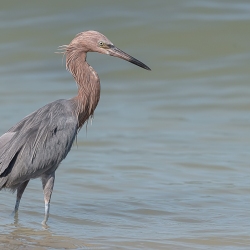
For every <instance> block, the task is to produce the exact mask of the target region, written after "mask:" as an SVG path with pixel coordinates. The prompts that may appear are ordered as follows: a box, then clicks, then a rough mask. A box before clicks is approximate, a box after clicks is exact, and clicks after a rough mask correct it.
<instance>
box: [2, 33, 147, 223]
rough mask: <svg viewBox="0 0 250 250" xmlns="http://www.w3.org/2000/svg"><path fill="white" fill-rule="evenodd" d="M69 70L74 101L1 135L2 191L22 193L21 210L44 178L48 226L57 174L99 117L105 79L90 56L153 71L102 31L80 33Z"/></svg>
mask: <svg viewBox="0 0 250 250" xmlns="http://www.w3.org/2000/svg"><path fill="white" fill-rule="evenodd" d="M64 49H65V51H64V52H63V53H64V54H65V56H66V67H67V69H68V70H69V71H70V72H71V73H72V75H73V77H74V79H75V81H76V83H77V85H78V93H77V95H76V96H75V97H73V98H71V99H69V100H57V101H54V102H52V103H49V104H47V105H45V106H44V107H42V108H40V109H38V110H37V111H35V112H33V113H31V114H30V115H28V116H26V117H25V118H24V119H23V120H21V121H20V122H19V123H17V124H16V125H15V126H13V127H12V128H11V129H9V130H8V131H7V132H6V133H5V134H3V135H2V136H1V137H0V190H1V189H3V188H8V189H11V190H12V191H16V190H17V200H16V205H15V212H17V211H18V207H19V202H20V200H21V197H22V194H23V192H24V190H25V188H26V186H27V184H28V182H29V180H30V179H33V178H38V177H40V178H41V179H42V184H43V190H44V201H45V218H44V221H43V223H46V222H47V220H48V216H49V204H50V198H51V194H52V191H53V186H54V181H55V171H56V169H57V168H58V166H59V164H60V162H61V161H62V160H63V159H64V158H65V157H66V156H67V154H68V152H69V151H70V149H71V146H72V144H73V142H74V140H75V138H76V135H77V133H78V131H79V130H80V128H81V127H82V126H83V124H84V123H85V122H86V121H87V120H88V119H89V118H90V117H91V116H93V114H94V110H95V108H96V106H97V104H98V102H99V98H100V80H99V77H98V75H97V73H96V72H95V71H94V69H93V68H92V67H91V66H90V65H89V64H88V63H87V62H86V54H87V52H91V51H96V52H99V53H103V54H109V55H111V56H116V57H120V58H122V59H125V60H127V61H130V62H132V63H134V64H136V65H138V66H140V67H143V68H145V69H148V70H149V68H148V67H147V66H146V65H144V64H143V63H141V62H140V61H138V60H136V59H135V58H133V57H131V56H129V55H127V54H126V53H124V52H123V51H121V50H119V49H117V48H116V47H115V46H114V45H113V44H112V43H111V42H110V41H109V40H108V39H107V38H106V37H105V36H104V35H102V34H101V33H99V32H96V31H87V32H82V33H80V34H78V35H77V36H76V37H75V38H74V39H73V40H72V42H71V43H70V44H69V45H67V46H64Z"/></svg>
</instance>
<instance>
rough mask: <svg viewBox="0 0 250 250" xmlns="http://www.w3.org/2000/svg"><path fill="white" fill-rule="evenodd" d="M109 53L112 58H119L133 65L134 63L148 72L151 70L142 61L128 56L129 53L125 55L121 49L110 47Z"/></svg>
mask: <svg viewBox="0 0 250 250" xmlns="http://www.w3.org/2000/svg"><path fill="white" fill-rule="evenodd" d="M108 51H109V55H111V56H115V57H119V58H121V59H123V60H126V61H128V62H131V63H133V64H135V65H137V66H139V67H141V68H144V69H146V70H151V69H150V68H149V67H148V66H147V65H145V64H144V63H142V62H141V61H139V60H137V59H135V58H134V57H132V56H130V55H128V54H127V53H125V52H124V51H122V50H121V49H118V48H117V47H115V46H114V45H112V46H110V48H109V49H108Z"/></svg>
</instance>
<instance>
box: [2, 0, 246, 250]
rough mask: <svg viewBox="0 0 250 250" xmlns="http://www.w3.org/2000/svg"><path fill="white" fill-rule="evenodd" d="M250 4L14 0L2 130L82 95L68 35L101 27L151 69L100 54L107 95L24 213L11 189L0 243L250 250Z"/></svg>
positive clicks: (6, 25)
mask: <svg viewBox="0 0 250 250" xmlns="http://www.w3.org/2000/svg"><path fill="white" fill-rule="evenodd" d="M249 13H250V2H248V1H244V0H238V1H230V0H224V1H223V0H221V1H219V0H217V1H216V0H214V1H212V0H178V1H173V0H172V1H171V0H170V1H163V0H161V1H160V0H159V1H64V0H61V1H40V2H38V1H2V2H1V8H0V28H1V36H0V55H1V56H0V74H1V77H0V121H1V122H0V134H3V133H4V132H5V131H6V130H8V129H9V128H10V127H11V126H12V125H14V124H15V123H16V122H18V121H19V120H20V119H22V118H23V117H24V116H26V115H27V114H29V113H31V112H32V111H34V110H36V109H37V108H39V107H41V106H43V105H44V104H46V103H48V102H51V101H53V100H55V99H60V98H70V97H72V96H74V95H75V94H76V91H77V90H76V85H75V83H74V80H73V78H72V77H71V75H70V74H69V73H68V72H67V71H66V70H65V64H64V61H63V62H62V58H61V55H58V54H55V53H54V52H55V51H56V50H57V47H58V46H59V45H63V44H68V43H69V42H70V41H71V40H72V39H73V37H74V36H75V35H76V34H77V33H79V32H81V31H84V30H89V29H93V30H98V31H100V32H102V33H103V34H105V35H106V36H107V37H108V38H109V39H110V40H111V41H112V42H113V43H114V44H115V45H116V46H117V47H119V48H121V49H122V50H124V51H126V52H127V53H129V54H131V55H132V56H134V57H136V58H138V59H139V60H141V61H142V62H144V63H145V64H147V65H148V66H149V67H150V68H152V71H151V72H147V71H145V70H143V69H140V68H138V67H136V66H134V65H132V64H129V63H127V62H125V61H122V60H119V59H117V58H113V57H108V56H104V55H100V54H93V53H92V54H89V55H88V62H89V64H90V65H92V66H93V67H94V68H95V70H96V71H97V72H98V74H99V76H100V79H101V85H102V93H101V100H100V103H99V105H98V107H97V109H96V112H95V117H94V120H93V124H92V125H90V124H89V125H88V128H87V132H86V128H85V127H84V128H83V129H82V130H81V132H80V133H79V135H78V142H77V145H75V146H74V147H73V148H72V150H71V152H70V154H69V155H68V156H67V158H66V159H65V160H64V161H63V162H62V164H61V165H60V167H59V169H58V170H57V172H56V183H55V188H54V192H53V195H52V201H51V215H50V218H49V223H48V225H49V228H46V229H45V228H43V227H42V226H41V221H42V219H43V212H44V204H43V194H42V187H41V186H42V185H41V182H40V180H38V179H36V180H33V181H31V182H30V183H29V185H28V187H27V189H26V191H25V193H24V196H23V199H22V201H21V205H20V211H19V217H18V219H14V218H13V217H12V216H10V214H11V212H12V210H13V208H14V203H15V195H12V194H11V193H9V192H4V191H1V192H0V200H1V202H0V248H1V249H37V250H38V249H39V250H40V249H230V250H231V249H248V248H249V247H250V240H249V234H250V218H249V217H250V216H249V207H250V206H249V205H250V188H249V184H250V181H249V180H250V178H249V177H250V169H249V164H250V115H249V113H250V88H249V81H250V71H249V65H250V52H249V51H250V50H249V41H250V15H249Z"/></svg>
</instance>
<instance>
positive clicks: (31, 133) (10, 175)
mask: <svg viewBox="0 0 250 250" xmlns="http://www.w3.org/2000/svg"><path fill="white" fill-rule="evenodd" d="M77 127H78V120H77V117H76V115H75V112H74V106H73V104H72V103H71V102H70V100H58V101H55V102H53V103H50V104H47V105H46V106H44V107H42V108H41V109H38V110H37V111H36V112H33V113H32V114H30V115H28V116H26V117H25V118H24V119H23V120H22V121H20V122H19V123H18V124H16V125H15V126H14V127H12V128H11V129H10V130H9V131H7V132H6V133H5V134H3V135H2V136H1V137H0V189H1V188H2V187H8V186H9V187H11V186H14V185H17V184H18V183H19V182H23V181H25V180H27V179H31V178H36V177H39V176H41V175H42V174H43V173H47V172H50V171H51V172H52V171H55V169H56V168H57V167H58V165H59V164H60V162H61V161H62V160H63V159H64V158H65V157H66V155H67V154H68V152H69V150H70V148H71V146H72V144H73V141H74V139H75V137H76V135H77ZM3 182H4V183H3Z"/></svg>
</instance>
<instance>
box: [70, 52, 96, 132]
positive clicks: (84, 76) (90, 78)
mask: <svg viewBox="0 0 250 250" xmlns="http://www.w3.org/2000/svg"><path fill="white" fill-rule="evenodd" d="M77 55H78V56H77V57H75V56H74V54H73V55H72V54H69V53H67V54H66V67H67V69H68V70H69V71H70V72H71V73H72V75H73V77H74V78H75V81H76V83H77V85H78V94H77V96H75V97H74V98H72V100H73V101H74V102H75V104H76V107H77V108H76V114H77V116H78V122H79V125H78V126H79V129H80V128H81V127H82V126H83V124H84V123H85V122H86V121H87V120H88V119H89V118H90V117H92V116H93V114H94V111H95V108H96V106H97V104H98V102H99V99H100V80H99V77H98V75H97V73H96V72H95V71H94V69H93V68H92V67H91V66H90V65H89V64H88V63H87V62H86V53H84V52H82V53H81V54H80V53H78V54H77Z"/></svg>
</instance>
